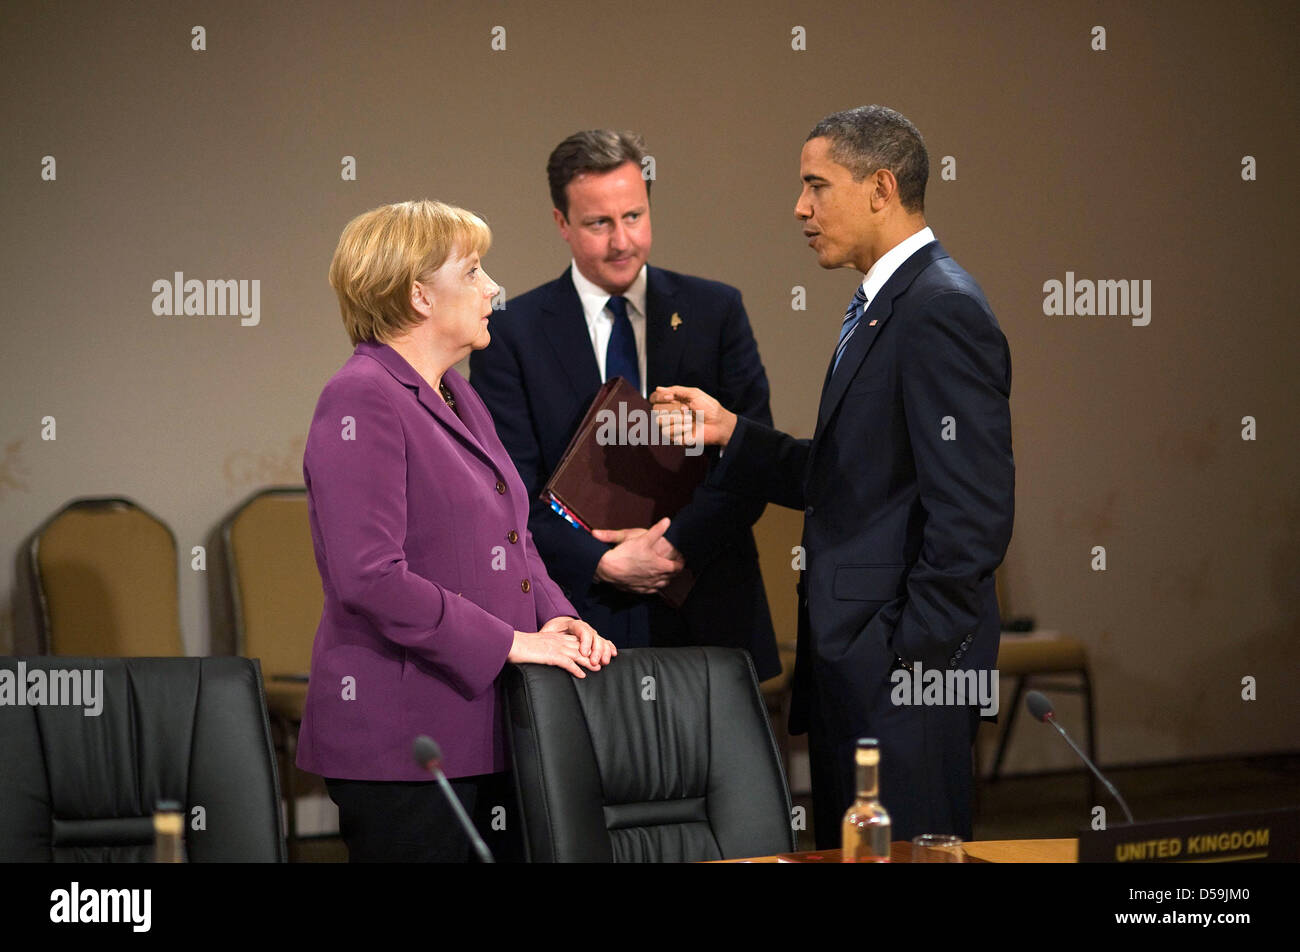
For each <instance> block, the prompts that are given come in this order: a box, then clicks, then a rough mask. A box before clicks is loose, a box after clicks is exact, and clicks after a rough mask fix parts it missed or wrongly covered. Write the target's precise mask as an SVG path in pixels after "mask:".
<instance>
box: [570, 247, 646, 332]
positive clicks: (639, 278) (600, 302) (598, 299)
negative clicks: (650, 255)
mask: <svg viewBox="0 0 1300 952" xmlns="http://www.w3.org/2000/svg"><path fill="white" fill-rule="evenodd" d="M569 272H570V274H572V275H573V286H574V287H575V288H576V289H577V291H578V297H579V299H580V300H581V301H582V311H583V313H584V314H586V315H587V323H588V324H590V323H591V322H592V321H594V320H595V319H596V318H598V317H600V316H601V315H602V314H603V313H604V311H605V305H606V304H608V303H609V298H610V294H609V292H608V291H606V290H604V289H602V288H601V287H600V286H599V285H597V284H594V283H593V282H591V281H588V280H587V278H586V276H585V275H584V274H583V273H582V272H581V271H579V270H578V262H576V261H573V262H571V263H570V267H569ZM645 295H646V266H645V265H641V270H640V271H638V272H637V273H636V278H634V279H633V281H632V284H631V286H629V287H628V289H627V290H626V291H624V292H623V297H625V298H627V303H628V304H630V305H631V306H632V307H633V309H635V311H636V314H638V315H640V316H642V317H644V316H645Z"/></svg>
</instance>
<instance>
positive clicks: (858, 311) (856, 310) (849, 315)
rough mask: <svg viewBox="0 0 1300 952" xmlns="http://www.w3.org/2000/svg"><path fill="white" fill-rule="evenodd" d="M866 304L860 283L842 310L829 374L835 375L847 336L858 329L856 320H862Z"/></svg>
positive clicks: (865, 294)
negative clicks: (842, 316) (842, 321)
mask: <svg viewBox="0 0 1300 952" xmlns="http://www.w3.org/2000/svg"><path fill="white" fill-rule="evenodd" d="M866 305H867V293H866V292H865V291H863V290H862V285H860V284H859V285H858V291H857V293H856V294H854V295H853V300H852V301H850V302H849V306H848V308H847V309H846V310H845V311H844V323H843V324H841V325H840V342H839V343H838V344H836V345H835V363H834V364H832V365H831V376H832V377H834V376H835V371H836V370H837V369H838V368H839V366H840V358H841V357H843V356H844V348H845V347H847V346H848V345H849V338H850V337H852V336H853V332H854V331H856V330H857V329H858V321H860V320H862V312H863V310H864V309H865V308H866Z"/></svg>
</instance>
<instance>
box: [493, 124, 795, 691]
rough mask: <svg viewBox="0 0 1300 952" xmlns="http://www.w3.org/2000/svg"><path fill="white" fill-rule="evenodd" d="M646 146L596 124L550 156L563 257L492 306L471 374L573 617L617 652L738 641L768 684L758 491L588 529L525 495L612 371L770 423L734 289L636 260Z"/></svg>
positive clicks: (645, 212) (547, 470) (646, 238)
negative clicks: (674, 592)
mask: <svg viewBox="0 0 1300 952" xmlns="http://www.w3.org/2000/svg"><path fill="white" fill-rule="evenodd" d="M645 155H646V152H645V148H644V145H643V143H642V142H641V139H640V137H639V136H636V135H634V134H631V133H617V132H611V131H608V130H594V131H589V132H579V133H576V134H574V135H572V136H570V137H569V138H567V139H565V140H564V141H563V142H561V143H560V144H559V145H558V146H557V147H556V148H555V150H554V151H553V152H552V153H551V156H550V160H549V161H548V163H547V177H548V179H549V181H550V189H551V199H552V202H553V203H554V217H555V221H556V224H557V225H558V226H559V231H560V236H561V237H562V238H563V239H564V241H565V242H567V243H568V245H569V248H570V249H571V251H572V254H573V261H572V263H571V265H570V266H569V267H568V268H566V269H565V271H564V273H563V274H561V275H560V276H559V277H558V278H556V279H555V280H554V281H551V282H549V283H547V284H543V285H541V286H540V287H538V288H534V289H533V290H531V291H529V292H528V293H526V294H522V295H519V296H518V297H514V298H512V299H511V300H510V301H509V302H508V303H507V306H506V307H505V309H504V310H502V311H499V312H498V313H497V314H496V315H495V316H494V318H493V322H492V330H493V334H492V343H491V344H490V345H489V346H488V347H487V348H486V349H484V350H480V351H476V352H475V353H474V354H473V356H472V357H471V359H470V382H471V383H472V384H473V386H474V388H475V389H476V390H477V391H478V392H479V394H480V395H481V396H482V397H483V401H484V402H485V403H486V404H487V406H488V408H489V409H490V410H491V411H492V416H493V418H494V419H495V421H496V426H497V432H498V434H499V435H500V437H501V442H502V443H503V444H504V445H505V447H506V449H507V450H508V451H509V453H510V456H511V458H512V459H513V460H514V463H515V465H516V466H517V467H518V469H519V473H520V475H521V476H523V479H524V483H525V485H526V486H527V487H528V492H529V494H530V496H531V497H532V510H531V513H530V516H529V521H528V527H529V529H531V530H532V533H533V538H534V540H535V541H536V544H537V548H538V551H539V552H540V553H541V555H542V557H543V559H544V560H545V563H546V566H547V569H548V570H549V571H550V573H551V575H552V577H553V578H555V580H556V581H557V582H559V584H560V585H561V587H562V588H563V590H564V591H565V593H566V597H568V598H569V599H570V600H571V601H572V602H573V604H574V606H575V607H576V608H577V610H578V612H579V614H580V615H581V616H582V618H583V620H585V621H587V622H588V623H590V624H591V625H593V626H594V627H595V628H596V630H597V631H599V632H600V633H601V635H602V636H603V637H606V638H608V639H610V640H611V641H613V642H614V643H615V644H616V645H618V646H619V647H637V646H643V645H650V644H653V645H665V646H671V645H694V644H699V645H724V646H732V647H740V648H745V649H747V650H748V651H749V652H750V654H751V656H752V657H753V659H754V666H755V669H756V670H757V673H758V677H759V678H760V679H765V678H769V677H772V676H774V675H776V674H778V673H780V660H779V657H778V655H777V651H776V639H775V635H774V633H773V629H772V619H771V616H770V614H769V612H768V607H767V598H766V595H765V593H764V590H763V580H762V576H761V575H760V574H759V566H758V551H757V548H756V547H755V545H754V537H753V533H752V532H751V530H750V527H751V526H752V525H753V524H754V522H755V521H756V520H757V519H758V517H759V516H760V515H761V514H762V512H763V509H764V506H765V503H764V502H763V501H762V500H760V499H755V498H753V497H747V496H741V495H737V494H734V493H731V492H729V491H727V490H725V489H720V488H718V487H715V486H708V485H705V486H701V487H700V488H699V489H697V490H696V492H695V494H694V497H693V498H692V499H691V501H690V502H689V503H688V504H687V505H686V506H685V508H683V509H682V510H680V511H679V512H678V513H676V515H674V516H673V517H671V519H664V520H660V522H659V523H658V524H657V525H655V526H602V527H599V529H600V530H602V531H598V532H596V533H595V535H591V534H588V533H587V532H585V531H583V530H582V529H579V528H576V527H574V526H573V525H571V524H570V523H568V522H567V521H565V520H564V519H563V518H562V517H561V516H559V515H557V514H556V513H555V512H554V511H552V510H551V508H550V506H549V505H548V504H547V503H546V502H543V501H541V500H539V499H538V498H537V496H538V493H539V492H540V491H541V489H542V487H543V486H545V485H546V482H547V480H548V479H549V478H550V475H551V473H552V472H553V471H554V469H555V467H556V465H557V464H558V463H559V461H560V457H561V456H562V455H563V453H564V450H565V448H566V447H567V446H568V444H569V440H570V439H571V438H572V436H573V434H574V431H575V430H577V428H578V425H579V423H580V422H581V421H582V418H583V415H584V414H585V412H586V410H587V407H588V406H589V405H590V403H591V401H592V399H593V398H594V397H595V395H596V391H597V390H599V389H600V385H601V383H602V381H605V380H609V379H612V378H614V377H617V376H621V377H624V378H625V379H627V380H628V382H629V383H631V384H632V386H634V387H635V388H636V389H638V390H640V391H641V392H642V394H645V393H646V392H647V387H649V388H653V387H654V386H655V385H657V384H661V383H670V382H673V381H685V382H687V383H691V384H693V385H695V386H699V387H702V388H707V389H709V391H710V392H717V393H719V394H725V395H726V397H725V398H726V399H727V401H728V405H729V406H732V407H734V408H735V410H736V412H737V413H739V414H742V415H744V416H746V417H749V418H751V419H753V420H755V421H756V422H759V423H762V424H765V425H770V424H771V422H772V416H771V411H770V410H769V409H768V386H767V376H766V374H765V373H764V371H763V364H762V362H761V361H760V359H759V356H758V347H757V345H756V344H755V342H754V335H753V332H752V331H751V330H750V327H749V318H748V317H747V315H746V314H745V309H744V306H743V305H742V303H741V299H740V292H738V291H737V290H736V289H735V288H732V287H729V286H727V285H725V284H720V283H718V282H716V281H706V280H704V279H702V278H696V277H691V276H689V275H684V274H676V273H674V272H672V271H665V270H662V269H660V268H654V267H650V266H648V265H647V264H646V258H647V257H648V256H649V254H650V244H651V229H650V200H649V184H648V182H647V181H646V179H645V178H644V177H643V175H642V160H643V159H644V158H645ZM710 452H711V453H712V454H713V455H714V456H716V451H710ZM683 569H686V570H689V572H690V573H691V576H693V578H694V585H693V587H692V588H691V589H690V593H689V595H688V596H687V597H686V600H685V601H684V602H683V603H682V604H681V607H680V609H675V608H673V607H671V606H670V605H669V603H668V602H667V601H665V600H664V599H662V598H661V597H660V596H659V595H658V594H657V593H658V592H660V591H661V590H662V589H663V588H664V587H665V586H666V585H667V584H668V583H669V581H670V580H672V579H674V578H675V577H676V576H677V575H678V574H679V573H680V572H682V571H683Z"/></svg>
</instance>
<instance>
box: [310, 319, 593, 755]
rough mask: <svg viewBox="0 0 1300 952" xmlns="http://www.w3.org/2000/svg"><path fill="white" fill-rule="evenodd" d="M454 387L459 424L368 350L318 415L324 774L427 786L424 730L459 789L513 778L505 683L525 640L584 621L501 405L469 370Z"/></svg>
mask: <svg viewBox="0 0 1300 952" xmlns="http://www.w3.org/2000/svg"><path fill="white" fill-rule="evenodd" d="M443 383H444V384H445V385H446V386H447V388H448V389H449V390H450V391H451V393H452V396H453V397H455V399H456V405H457V409H458V411H459V416H457V414H456V413H453V412H452V411H451V410H450V409H449V408H448V407H447V404H446V403H444V402H443V400H442V398H441V397H439V396H438V394H437V393H436V392H435V391H434V390H433V388H432V387H430V386H429V384H428V383H427V382H426V381H425V380H424V379H423V378H422V377H421V376H420V375H419V374H418V373H416V371H415V370H414V369H412V367H411V365H410V364H408V363H407V362H406V361H405V360H404V359H403V358H402V356H401V355H400V354H398V353H397V351H395V350H393V349H392V348H391V347H388V346H386V345H383V344H373V343H367V342H363V343H360V344H358V345H357V348H356V351H355V353H353V355H352V357H351V358H349V360H348V362H347V363H345V364H344V365H343V367H342V369H340V370H339V372H338V373H336V374H335V375H334V376H333V377H332V378H331V379H330V381H329V383H327V384H326V385H325V389H324V390H323V391H322V392H321V395H320V400H319V401H318V402H317V404H316V413H315V415H314V416H313V417H312V422H311V429H310V430H309V431H308V434H307V448H306V452H305V453H304V456H303V466H302V470H303V479H304V480H305V482H306V484H307V511H308V518H309V520H310V522H311V535H312V545H313V546H314V547H315V551H316V565H317V567H318V568H319V569H320V577H321V585H322V587H323V589H324V592H325V604H324V608H323V610H322V612H321V620H320V626H319V627H318V628H317V630H316V640H315V643H314V644H313V645H312V652H311V680H310V681H309V682H308V685H307V701H306V706H305V708H304V710H303V716H302V729H301V731H300V733H299V739H298V759H297V763H298V766H299V767H301V768H303V769H304V770H309V771H311V772H312V773H315V774H320V775H322V776H325V777H340V778H345V779H351V780H428V779H429V775H428V774H427V773H426V772H425V771H424V770H422V769H421V768H420V767H419V766H417V765H416V763H415V760H414V759H413V757H412V755H411V742H412V741H413V740H414V739H415V738H416V737H417V736H418V735H420V734H430V735H432V736H433V737H434V738H435V739H437V740H438V741H439V742H440V743H441V745H442V751H443V769H444V770H445V771H446V773H447V775H448V776H450V777H463V776H470V775H474V774H485V773H494V772H499V771H502V770H505V769H507V762H506V755H505V746H504V744H505V723H504V716H503V712H504V704H503V699H502V692H501V686H500V684H499V682H498V678H497V676H498V675H499V674H500V672H501V669H502V667H503V666H504V665H505V663H506V656H507V655H508V654H509V652H510V648H511V645H512V644H513V642H514V632H515V631H516V630H518V631H537V630H538V628H539V627H540V626H541V625H542V624H544V623H545V622H547V621H549V620H550V619H552V618H554V617H556V616H557V615H573V614H574V609H573V606H572V605H570V604H569V602H568V601H567V600H566V599H565V598H564V596H563V595H561V594H560V590H559V587H558V586H557V585H556V584H555V583H554V582H552V581H551V579H550V578H548V577H547V574H546V568H545V566H543V565H542V562H541V559H540V558H539V556H538V555H537V553H536V552H535V551H534V549H533V544H532V540H531V539H530V538H529V537H528V534H527V532H526V531H524V530H525V529H526V527H525V525H524V523H525V521H526V520H527V518H528V497H527V496H526V495H525V493H524V486H523V483H521V482H520V481H519V476H518V474H517V473H516V472H515V468H514V466H513V465H512V464H511V462H510V457H509V456H508V455H507V454H506V451H505V447H503V446H502V445H501V442H500V440H498V439H497V435H496V431H495V430H494V429H493V426H492V420H491V418H490V417H489V416H488V412H487V408H486V407H484V406H483V403H482V402H481V401H480V400H479V398H478V395H477V394H476V393H475V392H474V390H473V388H472V387H470V385H469V383H468V382H466V380H465V378H464V377H462V376H461V375H460V374H458V373H456V371H455V370H448V371H447V373H446V374H445V375H444V376H443ZM345 679H351V680H350V681H347V680H345Z"/></svg>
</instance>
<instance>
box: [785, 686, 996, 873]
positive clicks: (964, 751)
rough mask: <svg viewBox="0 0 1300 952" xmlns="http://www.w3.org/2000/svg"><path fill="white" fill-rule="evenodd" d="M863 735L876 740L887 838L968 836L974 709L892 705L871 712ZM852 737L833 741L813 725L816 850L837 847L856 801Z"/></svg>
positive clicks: (810, 748)
mask: <svg viewBox="0 0 1300 952" xmlns="http://www.w3.org/2000/svg"><path fill="white" fill-rule="evenodd" d="M872 713H873V716H872V718H871V725H870V727H869V728H868V729H866V730H864V731H863V736H867V737H871V736H874V737H876V738H878V739H879V741H880V773H879V781H880V802H881V803H882V804H883V805H884V807H885V809H886V810H888V811H889V819H890V824H891V826H892V831H891V839H893V840H910V839H912V838H913V837H915V836H920V835H921V834H922V833H948V834H951V835H953V836H960V837H961V838H962V839H963V840H969V839H970V837H971V824H972V815H971V814H972V809H971V808H972V803H973V799H974V776H973V773H974V769H973V761H972V757H971V743H972V741H973V740H974V737H975V729H976V728H977V727H978V726H979V720H980V718H979V710H978V709H976V708H971V707H956V706H941V705H937V706H932V707H927V706H917V707H905V706H899V707H894V706H892V705H889V704H888V703H885V704H882V705H880V706H879V707H878V708H877V709H876V710H875V711H873V712H872ZM856 747H857V740H856V738H853V737H846V738H839V739H831V738H828V737H827V736H826V735H825V734H823V733H822V732H820V731H818V730H817V729H816V727H815V726H814V727H812V728H810V729H809V732H808V760H809V768H810V772H811V774H812V801H813V831H814V839H815V841H816V844H817V849H819V850H829V849H838V848H839V846H840V837H841V831H840V824H841V821H842V820H843V818H844V814H845V813H846V812H847V811H848V808H849V805H850V804H852V803H853V801H854V800H855V799H856V798H857V782H856V780H857V769H856V767H855V766H854V758H853V754H854V750H855V749H856Z"/></svg>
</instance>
